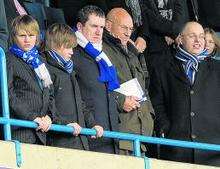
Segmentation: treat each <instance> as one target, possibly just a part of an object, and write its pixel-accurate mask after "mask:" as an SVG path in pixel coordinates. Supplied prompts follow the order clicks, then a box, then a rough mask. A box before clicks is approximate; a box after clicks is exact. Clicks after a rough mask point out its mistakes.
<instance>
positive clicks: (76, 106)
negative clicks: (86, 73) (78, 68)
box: [44, 52, 95, 150]
mask: <svg viewBox="0 0 220 169" xmlns="http://www.w3.org/2000/svg"><path fill="white" fill-rule="evenodd" d="M44 56H45V58H46V60H47V63H48V69H49V72H50V75H51V79H52V81H53V85H54V99H55V105H56V110H57V111H56V112H57V113H56V115H57V118H59V119H57V120H55V121H58V122H59V123H62V124H63V125H65V124H69V123H74V122H76V123H78V124H79V125H80V126H81V127H89V128H91V127H93V126H94V125H95V122H94V119H93V116H92V115H91V112H87V111H86V110H84V111H83V103H82V100H81V94H80V90H79V86H78V83H77V81H76V78H75V72H74V71H73V72H72V73H71V74H69V73H67V72H66V71H65V69H64V68H63V67H62V66H61V65H59V64H58V63H57V62H56V61H55V60H54V59H53V58H52V57H51V56H50V55H49V53H47V52H45V55H44ZM84 116H85V117H84ZM49 144H50V145H52V146H58V147H66V148H78V149H85V150H88V149H89V148H88V140H87V138H86V136H83V135H80V136H79V137H74V136H73V135H70V134H66V133H56V132H52V133H51V134H50V141H49Z"/></svg>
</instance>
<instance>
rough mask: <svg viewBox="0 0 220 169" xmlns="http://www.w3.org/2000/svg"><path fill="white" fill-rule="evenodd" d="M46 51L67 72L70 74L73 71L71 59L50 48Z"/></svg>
mask: <svg viewBox="0 0 220 169" xmlns="http://www.w3.org/2000/svg"><path fill="white" fill-rule="evenodd" d="M48 53H49V54H50V56H51V57H52V58H53V59H54V60H55V61H56V62H57V63H58V64H59V65H60V66H62V67H63V68H64V70H65V71H66V72H67V73H69V74H71V73H72V72H73V61H72V60H66V59H65V58H63V57H62V56H60V55H59V54H58V53H57V52H56V51H54V50H50V51H48Z"/></svg>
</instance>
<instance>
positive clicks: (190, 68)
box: [175, 46, 208, 84]
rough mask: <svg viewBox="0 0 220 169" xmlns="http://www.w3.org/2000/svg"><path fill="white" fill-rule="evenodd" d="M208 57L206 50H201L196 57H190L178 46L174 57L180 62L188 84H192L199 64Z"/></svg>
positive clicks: (190, 55)
mask: <svg viewBox="0 0 220 169" xmlns="http://www.w3.org/2000/svg"><path fill="white" fill-rule="evenodd" d="M207 56H208V52H207V50H203V51H202V52H201V53H200V54H198V55H192V54H190V53H188V52H187V51H185V50H184V49H183V48H181V47H180V46H179V47H178V48H177V53H176V55H175V57H176V58H177V59H178V60H180V61H182V64H183V68H184V71H185V73H186V76H187V78H188V79H189V81H190V83H191V84H193V83H194V81H195V75H196V72H197V71H198V67H199V62H200V61H201V60H204V58H206V57H207Z"/></svg>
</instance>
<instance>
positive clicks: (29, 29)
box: [11, 15, 40, 44]
mask: <svg viewBox="0 0 220 169" xmlns="http://www.w3.org/2000/svg"><path fill="white" fill-rule="evenodd" d="M11 26H12V30H11V40H12V41H13V42H14V43H15V42H16V41H15V40H16V35H17V34H18V33H19V32H20V31H25V32H26V33H27V34H32V35H35V36H37V42H36V44H38V43H39V35H40V28H39V25H38V23H37V21H36V20H35V19H34V18H33V17H32V16H30V15H20V16H17V17H16V18H15V19H14V20H13V21H12V24H11Z"/></svg>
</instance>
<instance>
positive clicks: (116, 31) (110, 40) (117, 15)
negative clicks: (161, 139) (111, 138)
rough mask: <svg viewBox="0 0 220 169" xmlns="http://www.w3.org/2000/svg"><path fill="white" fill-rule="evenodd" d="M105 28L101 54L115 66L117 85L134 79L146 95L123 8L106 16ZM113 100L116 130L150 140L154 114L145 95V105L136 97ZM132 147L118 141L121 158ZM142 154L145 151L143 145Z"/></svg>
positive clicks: (128, 17) (131, 27)
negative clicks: (115, 105) (116, 122)
mask: <svg viewBox="0 0 220 169" xmlns="http://www.w3.org/2000/svg"><path fill="white" fill-rule="evenodd" d="M105 28H106V30H107V31H106V32H105V33H104V38H103V41H104V42H103V51H105V53H106V54H107V56H108V57H109V59H110V60H111V62H112V63H113V64H114V65H115V66H116V69H117V76H118V78H119V81H120V82H119V83H120V84H122V83H125V82H127V81H129V80H131V79H133V78H137V80H138V82H139V83H140V85H141V87H142V89H143V90H144V91H145V94H146V95H147V87H146V86H145V80H146V76H145V74H144V71H143V69H142V67H141V64H140V62H139V60H138V55H139V53H138V50H137V49H136V47H135V46H134V44H133V43H132V42H131V41H130V36H131V33H132V31H133V21H132V18H131V16H130V15H129V14H128V12H127V11H126V10H124V9H123V8H114V9H112V10H111V11H110V12H109V13H108V15H107V19H106V27H105ZM130 90H133V89H130ZM115 99H116V101H117V104H118V110H119V130H120V131H122V132H127V133H136V134H143V135H147V136H151V135H152V131H153V117H152V115H153V114H154V111H153V108H152V105H151V102H150V99H149V97H148V95H147V100H146V101H142V102H140V100H139V99H140V98H138V97H136V96H132V95H131V96H125V95H123V94H120V93H117V92H115ZM132 147H133V146H132V143H131V142H128V141H119V148H120V154H125V155H130V154H131V153H132V151H133V148H132ZM142 151H143V152H145V151H146V147H145V146H144V145H142Z"/></svg>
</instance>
